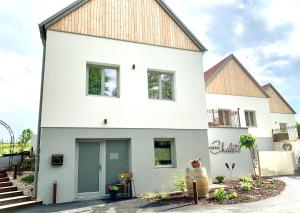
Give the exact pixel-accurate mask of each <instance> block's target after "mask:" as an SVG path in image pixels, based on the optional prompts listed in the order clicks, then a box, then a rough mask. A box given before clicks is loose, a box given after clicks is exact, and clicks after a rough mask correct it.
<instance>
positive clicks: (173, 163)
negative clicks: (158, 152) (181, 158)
mask: <svg viewBox="0 0 300 213" xmlns="http://www.w3.org/2000/svg"><path fill="white" fill-rule="evenodd" d="M164 141H165V142H170V145H171V164H168V165H155V142H164ZM175 147H176V146H175V138H154V140H153V148H154V149H153V151H154V167H155V168H156V169H159V168H176V148H175Z"/></svg>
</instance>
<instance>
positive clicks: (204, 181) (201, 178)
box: [186, 167, 208, 197]
mask: <svg viewBox="0 0 300 213" xmlns="http://www.w3.org/2000/svg"><path fill="white" fill-rule="evenodd" d="M194 180H195V181H196V182H197V192H198V196H199V197H208V176H207V173H206V169H205V167H202V168H197V169H196V168H192V169H186V187H187V190H188V194H189V196H194V193H193V181H194Z"/></svg>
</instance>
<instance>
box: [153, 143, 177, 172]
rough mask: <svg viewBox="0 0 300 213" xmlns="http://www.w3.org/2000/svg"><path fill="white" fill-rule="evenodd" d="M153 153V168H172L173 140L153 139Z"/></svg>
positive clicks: (173, 161)
mask: <svg viewBox="0 0 300 213" xmlns="http://www.w3.org/2000/svg"><path fill="white" fill-rule="evenodd" d="M154 152H155V166H157V167H166V166H167V167H172V166H174V163H175V160H174V156H175V150H174V140H173V139H172V140H170V139H155V140H154Z"/></svg>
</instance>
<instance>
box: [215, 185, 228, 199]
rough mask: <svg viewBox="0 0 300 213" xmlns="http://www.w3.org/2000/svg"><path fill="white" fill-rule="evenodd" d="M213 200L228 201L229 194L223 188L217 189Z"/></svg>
mask: <svg viewBox="0 0 300 213" xmlns="http://www.w3.org/2000/svg"><path fill="white" fill-rule="evenodd" d="M213 198H215V199H217V200H226V199H228V194H227V192H225V190H224V189H223V188H220V189H215V191H214V193H213Z"/></svg>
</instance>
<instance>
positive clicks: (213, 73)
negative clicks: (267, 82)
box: [204, 54, 269, 98]
mask: <svg viewBox="0 0 300 213" xmlns="http://www.w3.org/2000/svg"><path fill="white" fill-rule="evenodd" d="M230 59H233V60H234V61H235V62H236V63H237V64H238V65H239V66H240V67H241V69H242V70H243V71H244V72H245V73H246V74H247V75H248V76H249V78H250V79H251V80H252V81H253V82H254V83H255V84H256V86H257V87H258V88H259V89H260V90H261V91H262V93H264V95H265V96H266V97H267V98H269V95H268V94H267V92H266V91H265V89H264V88H262V86H261V85H260V84H259V83H258V82H257V81H256V80H255V79H254V77H253V76H252V75H251V74H250V73H249V71H248V70H247V69H246V68H245V67H244V66H243V65H242V64H241V62H240V61H239V60H238V59H237V58H236V57H235V56H234V55H233V54H230V55H229V56H227V57H225V58H224V59H223V60H221V61H220V62H219V63H217V64H216V65H214V66H213V67H212V68H210V69H209V70H207V71H206V72H205V73H204V79H205V84H206V86H207V85H208V84H209V83H210V82H211V81H212V79H213V78H214V77H215V76H216V75H217V74H218V73H219V72H220V71H221V70H222V68H223V67H224V66H225V65H226V64H227V63H228V61H229V60H230Z"/></svg>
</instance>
